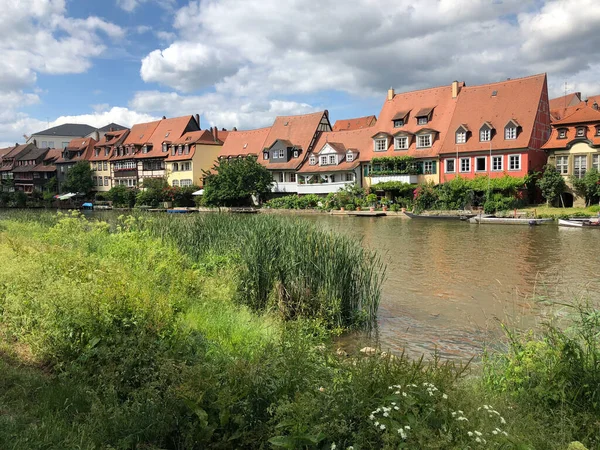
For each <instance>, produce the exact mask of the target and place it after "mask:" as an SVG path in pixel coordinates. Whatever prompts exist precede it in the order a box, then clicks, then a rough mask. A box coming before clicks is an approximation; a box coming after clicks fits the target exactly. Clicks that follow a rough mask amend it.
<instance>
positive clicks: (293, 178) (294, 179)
mask: <svg viewBox="0 0 600 450" xmlns="http://www.w3.org/2000/svg"><path fill="white" fill-rule="evenodd" d="M289 179H290V183H295V182H296V173H295V172H291V173H290V176H289Z"/></svg>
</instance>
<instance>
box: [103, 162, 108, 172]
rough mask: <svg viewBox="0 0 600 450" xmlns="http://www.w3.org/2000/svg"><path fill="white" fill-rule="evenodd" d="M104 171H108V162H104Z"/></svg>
mask: <svg viewBox="0 0 600 450" xmlns="http://www.w3.org/2000/svg"><path fill="white" fill-rule="evenodd" d="M104 170H108V161H104Z"/></svg>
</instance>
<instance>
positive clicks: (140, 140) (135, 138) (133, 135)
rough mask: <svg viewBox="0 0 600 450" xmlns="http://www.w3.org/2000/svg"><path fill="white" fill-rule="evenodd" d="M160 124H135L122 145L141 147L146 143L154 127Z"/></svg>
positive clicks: (157, 122) (156, 122)
mask: <svg viewBox="0 0 600 450" xmlns="http://www.w3.org/2000/svg"><path fill="white" fill-rule="evenodd" d="M159 123H160V120H156V121H154V122H145V123H136V124H135V125H134V126H133V127H131V130H130V131H129V135H127V138H126V139H125V142H123V145H143V144H144V143H145V142H147V141H148V140H149V139H150V137H151V136H152V133H154V130H156V127H157V126H158V124H159Z"/></svg>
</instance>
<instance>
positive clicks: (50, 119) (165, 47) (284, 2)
mask: <svg viewBox="0 0 600 450" xmlns="http://www.w3.org/2000/svg"><path fill="white" fill-rule="evenodd" d="M0 8H2V14H1V15H0V104H1V105H2V108H0V145H2V146H7V145H14V143H16V142H24V141H25V138H24V135H30V134H32V133H34V132H37V131H41V130H43V129H46V128H48V127H49V126H54V125H59V124H62V123H88V124H90V125H93V126H98V127H100V126H104V125H106V124H108V123H109V122H116V123H118V124H121V125H125V126H131V125H133V124H134V123H139V122H144V121H149V120H153V119H156V118H160V117H162V116H167V117H175V116H183V115H188V114H200V115H201V127H202V128H208V127H210V126H218V127H219V128H223V127H224V128H227V129H230V128H231V127H234V126H236V127H237V128H238V129H250V128H257V127H262V126H268V125H270V124H271V123H272V120H273V119H274V117H275V116H277V115H288V114H303V113H307V112H312V111H318V110H323V109H327V110H329V113H330V118H331V120H332V123H333V122H334V121H335V120H337V119H344V118H351V117H360V116H365V115H370V114H375V115H377V114H378V113H379V110H380V108H381V105H382V103H383V101H384V99H385V98H386V95H387V89H388V88H390V87H393V88H394V89H395V90H396V92H402V91H409V90H415V89H422V88H427V87H433V86H440V85H448V84H450V83H451V82H452V81H453V80H459V81H465V82H466V84H467V85H469V86H472V85H476V84H482V83H487V82H494V81H502V80H505V79H506V78H517V77H521V76H527V75H533V74H537V73H542V72H546V73H547V74H548V81H549V91H550V96H551V97H558V96H561V95H564V92H565V83H566V90H567V92H581V93H582V95H583V97H584V98H585V97H586V96H588V95H589V96H591V95H595V94H600V31H598V30H600V1H598V0H546V1H544V0H418V1H417V0H345V1H340V0H318V1H317V0H200V1H198V0H192V1H190V0H100V1H99V0H0Z"/></svg>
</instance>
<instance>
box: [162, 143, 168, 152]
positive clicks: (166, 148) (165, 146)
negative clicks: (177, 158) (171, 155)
mask: <svg viewBox="0 0 600 450" xmlns="http://www.w3.org/2000/svg"><path fill="white" fill-rule="evenodd" d="M162 147H163V153H167V152H168V151H169V146H168V145H167V144H163V146H162Z"/></svg>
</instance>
